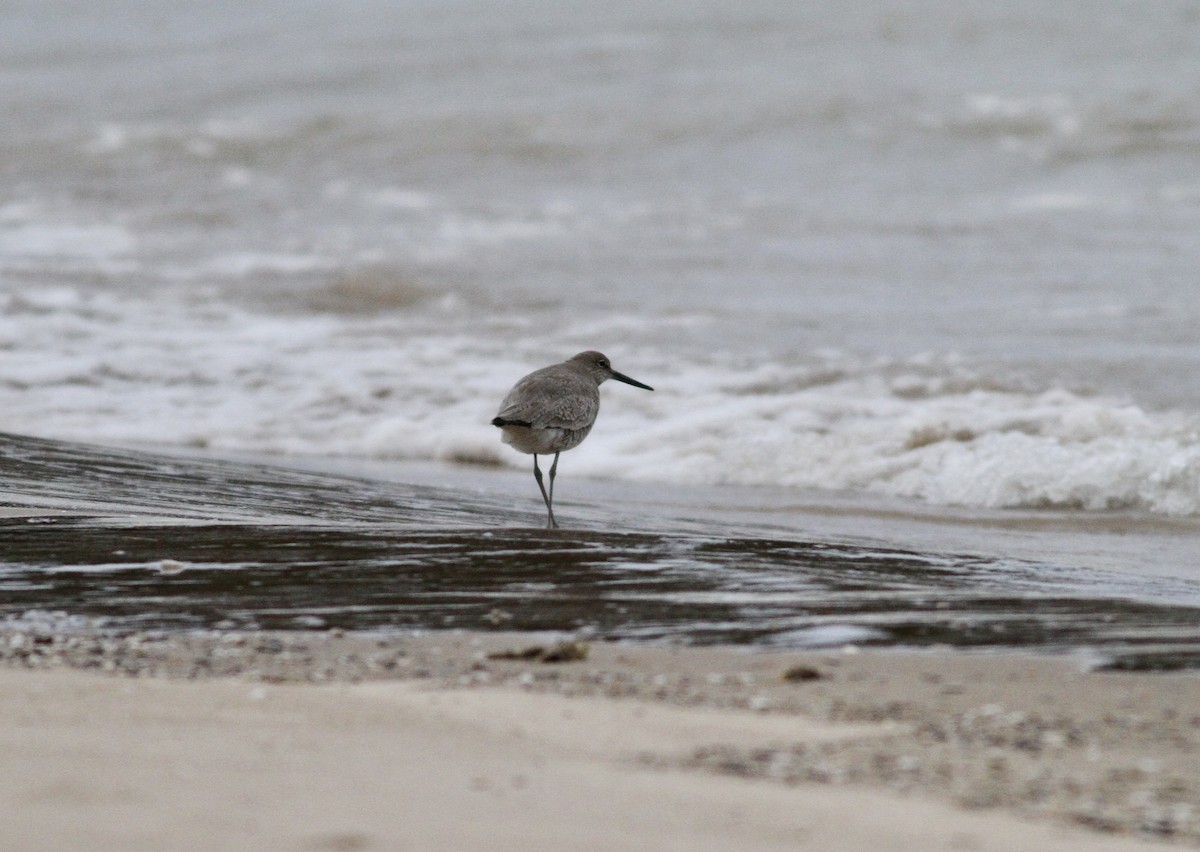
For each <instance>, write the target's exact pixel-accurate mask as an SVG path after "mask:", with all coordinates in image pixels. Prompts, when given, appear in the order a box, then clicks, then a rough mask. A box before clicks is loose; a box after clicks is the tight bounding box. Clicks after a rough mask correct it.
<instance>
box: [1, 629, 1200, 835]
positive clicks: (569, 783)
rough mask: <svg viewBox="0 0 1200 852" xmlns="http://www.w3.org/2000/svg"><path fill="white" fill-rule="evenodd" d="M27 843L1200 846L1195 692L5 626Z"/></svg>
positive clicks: (611, 650) (364, 638)
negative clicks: (74, 632)
mask: <svg viewBox="0 0 1200 852" xmlns="http://www.w3.org/2000/svg"><path fill="white" fill-rule="evenodd" d="M0 659H2V660H3V663H4V665H3V666H2V667H0V684H2V686H0V689H2V692H3V695H4V696H5V699H4V701H3V702H0V738H2V739H0V742H2V743H3V745H2V749H3V754H4V755H5V766H6V769H7V771H6V772H5V773H4V774H3V776H2V780H0V804H2V807H3V811H4V813H5V814H6V818H5V820H4V823H3V828H0V845H2V846H3V848H5V849H6V850H14V852H16V851H17V850H41V849H56V850H85V849H86V850H99V849H112V850H140V849H146V850H150V849H153V850H163V849H199V848H205V849H255V850H271V849H289V850H293V849H317V850H319V849H325V850H358V849H363V850H367V849H446V850H451V849H490V850H506V849H564V848H573V849H596V850H624V849H647V850H650V849H653V850H659V849H664V850H665V849H680V850H682V849H689V850H692V849H712V850H725V849H735V848H736V849H824V850H879V849H889V850H928V849H956V850H1030V849H1071V850H1075V849H1078V850H1093V849H1094V850H1133V849H1156V848H1157V849H1161V848H1163V845H1164V842H1167V843H1171V844H1180V845H1185V846H1187V845H1191V846H1195V845H1197V844H1200V814H1197V809H1196V806H1195V803H1196V802H1197V801H1198V800H1200V760H1197V754H1198V753H1200V715H1198V714H1197V711H1196V708H1200V679H1197V678H1196V677H1195V676H1194V675H1187V674H1183V675H1175V674H1156V675H1145V674H1141V675H1132V674H1121V673H1085V672H1084V671H1083V670H1082V668H1081V666H1080V664H1079V662H1078V661H1077V660H1071V659H1061V658H1060V659H1053V658H1045V657H1041V658H1038V657H1029V656H1020V655H971V654H951V653H928V654H905V653H895V652H874V653H867V652H860V653H852V652H845V651H833V652H824V653H815V652H809V653H792V652H788V653H782V652H780V653H775V652H771V653H764V652H757V653H751V652H747V651H743V650H737V649H730V648H661V647H659V648H651V647H639V646H629V645H624V644H617V643H596V642H593V643H590V644H589V643H578V642H565V643H556V642H555V641H553V640H547V638H546V637H545V636H540V637H539V636H533V635H518V634H481V633H461V634H449V633H445V634H438V633H432V634H425V635H422V636H409V637H395V636H391V637H386V638H381V637H378V636H370V635H364V634H344V633H341V632H339V631H332V632H330V631H325V632H302V633H259V634H244V633H242V634H236V633H226V634H221V633H204V634H193V635H188V636H181V635H171V636H168V635H152V634H136V633H130V634H125V635H123V636H119V637H113V636H108V637H99V636H83V635H75V636H69V635H57V636H50V635H45V634H40V635H35V634H32V633H22V632H16V631H10V632H8V633H7V634H6V635H4V636H3V637H0Z"/></svg>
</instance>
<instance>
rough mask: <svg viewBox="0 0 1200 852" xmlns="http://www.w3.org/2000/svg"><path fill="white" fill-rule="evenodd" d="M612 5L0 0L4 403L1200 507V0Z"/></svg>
mask: <svg viewBox="0 0 1200 852" xmlns="http://www.w3.org/2000/svg"><path fill="white" fill-rule="evenodd" d="M602 5H603V8H598V7H597V8H587V9H582V8H575V7H570V8H568V7H564V6H563V5H562V4H555V3H547V2H541V0H534V2H529V0H523V2H520V3H515V2H493V1H492V0H489V2H481V0H445V1H444V2H437V3H431V2H418V0H409V2H368V0H352V2H346V3H337V4H334V3H328V2H294V1H293V0H289V2H286V3H285V2H281V0H267V2H262V3H256V4H254V5H253V7H247V6H246V5H245V4H238V3H231V2H221V1H220V0H217V2H211V3H205V4H162V3H154V2H149V0H145V2H139V1H138V0H114V1H113V2H108V3H104V4H88V3H76V2H61V3H42V2H13V3H7V4H5V6H4V9H3V10H2V11H0V24H2V25H0V111H2V113H3V115H4V116H5V119H4V121H3V122H2V123H0V431H6V432H11V433H20V434H27V435H34V436H39V437H43V438H53V439H60V440H86V441H92V442H97V443H101V444H113V445H124V446H131V445H132V446H155V445H157V446H161V447H164V448H168V449H169V448H172V447H190V448H207V449H212V450H216V451H218V452H224V453H229V452H254V453H270V454H293V455H317V456H321V455H337V456H345V457H351V458H354V459H360V460H363V461H366V462H371V461H376V462H383V461H390V460H408V461H418V462H434V461H440V462H451V463H453V464H456V465H457V464H488V465H503V466H508V467H512V468H513V469H521V470H524V468H525V466H526V465H527V461H528V460H527V458H526V457H523V456H520V455H518V454H516V453H514V452H512V451H511V450H509V449H507V448H505V447H503V446H502V445H501V444H500V443H499V440H498V436H497V435H496V434H495V430H494V429H492V428H491V427H490V426H489V425H488V420H489V419H490V417H491V416H492V415H493V414H494V410H495V408H496V406H497V405H498V403H499V400H500V398H501V397H502V396H503V395H504V393H505V391H506V390H507V389H508V387H509V386H510V385H511V384H512V383H513V381H515V380H516V379H517V378H519V377H520V376H521V375H523V374H524V373H526V372H528V371H529V370H532V369H534V368H536V367H539V366H543V365H545V364H547V363H552V362H554V361H558V360H561V359H563V358H565V357H568V356H570V355H571V354H574V353H575V352H577V351H579V350H582V349H586V348H596V349H601V350H603V351H605V352H606V353H607V354H608V355H609V356H610V357H611V358H612V359H613V362H614V364H615V365H616V367H617V368H618V369H620V370H622V371H624V372H626V373H628V374H630V375H632V376H634V377H636V378H638V379H640V380H642V381H644V382H647V383H649V384H651V385H653V386H654V387H655V388H656V389H657V390H656V392H655V393H653V394H648V393H644V392H641V391H636V390H634V389H630V388H626V387H624V386H621V385H612V386H606V387H605V388H604V390H603V394H602V396H603V399H604V402H603V406H604V410H603V412H602V414H601V417H600V421H599V424H598V426H597V428H596V429H595V430H594V432H593V433H592V436H591V437H589V439H588V441H587V443H586V444H585V445H584V446H583V447H581V448H580V449H578V450H575V451H573V452H572V453H571V455H570V456H568V457H567V458H566V459H564V462H563V471H564V476H566V475H567V471H569V472H570V475H571V476H573V477H584V476H589V477H595V478H602V479H610V480H616V481H630V482H639V483H644V484H647V485H649V484H675V485H680V484H682V485H688V486H705V487H707V486H729V485H738V486H755V487H761V488H767V489H782V490H783V491H784V493H786V492H788V491H789V490H794V491H795V492H796V493H801V492H803V493H810V492H812V491H814V490H815V491H818V492H827V493H829V494H838V495H847V494H849V495H865V496H867V497H869V498H871V499H875V498H901V499H904V500H911V501H914V502H915V503H916V504H918V505H920V506H923V507H927V508H928V511H931V512H935V513H936V512H939V511H942V510H943V509H944V510H945V511H946V512H948V513H949V512H951V507H959V508H963V507H965V508H967V509H979V510H984V509H1008V510H1039V511H1045V510H1054V511H1060V512H1068V513H1079V514H1080V515H1081V516H1083V517H1088V516H1091V515H1095V516H1097V517H1100V516H1102V515H1104V514H1105V513H1111V512H1113V511H1117V510H1120V511H1122V512H1125V513H1127V514H1130V513H1131V516H1132V517H1134V518H1141V519H1143V520H1144V521H1145V522H1146V523H1148V524H1152V523H1158V522H1160V521H1162V520H1163V519H1169V518H1183V519H1189V518H1195V517H1197V516H1200V370H1198V369H1197V367H1198V366H1200V346H1198V343H1197V332H1196V329H1197V328H1200V278H1198V274H1200V273H1198V270H1200V169H1198V168H1197V162H1198V161H1200V64H1198V63H1196V62H1195V43H1196V41H1195V39H1196V35H1197V32H1198V30H1200V8H1198V7H1197V6H1196V4H1195V3H1194V2H1185V0H1162V1H1161V2H1156V3H1153V4H1149V5H1147V4H1144V3H1137V2H1121V0H1098V2H1095V3H1089V4H1086V7H1084V6H1082V5H1081V4H1079V3H1074V2H1066V0H1053V2H1046V0H1015V2H1009V3H1003V4H996V3H984V2H970V0H967V1H964V0H953V2H949V0H923V2H920V3H916V4H910V5H909V6H906V7H897V6H896V5H895V4H890V3H881V2H873V1H872V0H867V2H858V3H820V4H797V3H791V2H783V0H749V2H745V3H738V4H732V5H731V4H727V3H720V4H719V3H715V2H704V0H697V2H689V3H658V4H645V3H633V2H627V0H615V2H610V3H605V4H602ZM529 496H530V497H531V498H533V497H535V496H536V492H533V491H532V486H530V495H529ZM947 517H952V516H951V515H949V514H948V515H947ZM1131 523H1137V521H1131Z"/></svg>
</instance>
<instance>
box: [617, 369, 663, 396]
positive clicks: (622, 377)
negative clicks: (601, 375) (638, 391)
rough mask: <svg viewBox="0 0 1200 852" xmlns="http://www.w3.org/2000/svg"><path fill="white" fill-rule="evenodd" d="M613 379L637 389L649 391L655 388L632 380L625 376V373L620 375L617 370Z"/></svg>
mask: <svg viewBox="0 0 1200 852" xmlns="http://www.w3.org/2000/svg"><path fill="white" fill-rule="evenodd" d="M612 377H613V378H614V379H616V380H617V381H618V382H624V383H625V384H627V385H633V386H634V387H635V388H642V389H643V390H649V391H652V390H654V388H652V387H650V385H644V384H642V383H641V382H639V381H638V380H637V379H631V378H629V376H627V375H625V374H624V373H618V372H617V371H616V370H613V371H612Z"/></svg>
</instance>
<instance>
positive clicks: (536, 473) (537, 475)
mask: <svg viewBox="0 0 1200 852" xmlns="http://www.w3.org/2000/svg"><path fill="white" fill-rule="evenodd" d="M554 465H555V466H557V465H558V456H557V455H555V457H554ZM533 478H534V479H536V480H537V484H538V488H539V489H540V490H541V492H542V499H543V500H545V501H546V511H547V512H548V513H549V514H550V522H549V523H548V524H546V528H547V529H557V528H558V522H557V521H555V520H554V506H553V505H551V502H550V495H549V494H547V493H546V486H544V485H543V484H542V469H541V468H540V467H538V463H537V453H534V454H533ZM550 490H551V491H552V492H553V490H554V467H553V466H552V467H551V468H550Z"/></svg>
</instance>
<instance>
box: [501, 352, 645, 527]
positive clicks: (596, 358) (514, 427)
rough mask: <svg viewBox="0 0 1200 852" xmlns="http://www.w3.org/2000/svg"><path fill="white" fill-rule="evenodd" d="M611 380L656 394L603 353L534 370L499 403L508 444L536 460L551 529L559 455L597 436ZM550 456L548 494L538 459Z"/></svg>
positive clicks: (503, 437) (585, 354) (581, 355)
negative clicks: (602, 397)
mask: <svg viewBox="0 0 1200 852" xmlns="http://www.w3.org/2000/svg"><path fill="white" fill-rule="evenodd" d="M608 379H616V380H617V381H618V382H624V383H625V384H627V385H633V386H634V387H635V388H645V389H646V390H654V388H652V387H650V386H649V385H644V384H642V383H641V382H639V381H635V380H633V379H631V378H629V376H626V375H623V374H621V373H618V372H617V371H616V370H614V369H613V368H612V364H611V363H610V362H609V360H608V358H606V357H605V356H604V355H601V354H600V353H599V352H580V353H579V354H578V355H576V356H575V357H574V358H571V359H570V360H568V361H563V362H562V363H561V364H555V365H553V366H551V367H543V368H542V369H540V370H535V371H534V372H532V373H530V374H529V375H528V376H526V377H525V378H523V379H521V381H519V382H517V383H516V384H515V385H513V389H512V390H510V391H509V392H508V396H506V397H504V401H503V402H501V403H500V412H499V413H498V414H497V415H496V416H495V417H494V418H493V419H492V425H493V426H499V427H500V430H501V432H502V435H501V440H502V441H504V443H506V444H508V445H509V446H511V447H513V448H514V449H517V450H520V451H521V452H523V453H531V454H532V455H533V478H534V479H535V480H537V484H538V489H540V490H541V492H542V499H543V500H545V501H546V511H547V512H548V513H549V515H550V522H549V523H548V524H547V527H548V528H550V529H556V528H557V527H558V522H557V521H556V520H554V474H555V472H556V471H557V470H558V456H559V453H562V452H564V451H566V450H569V449H571V448H572V447H578V446H579V445H580V444H581V443H582V442H583V439H584V438H586V437H587V436H588V432H590V431H592V424H594V423H595V422H596V414H597V413H598V412H599V411H600V385H602V384H603V383H604V382H605V381H607V380H608ZM550 453H554V462H553V463H552V464H551V465H550V490H549V491H547V490H546V486H545V485H543V484H542V469H541V468H540V467H538V455H539V454H540V455H549V454H550Z"/></svg>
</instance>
